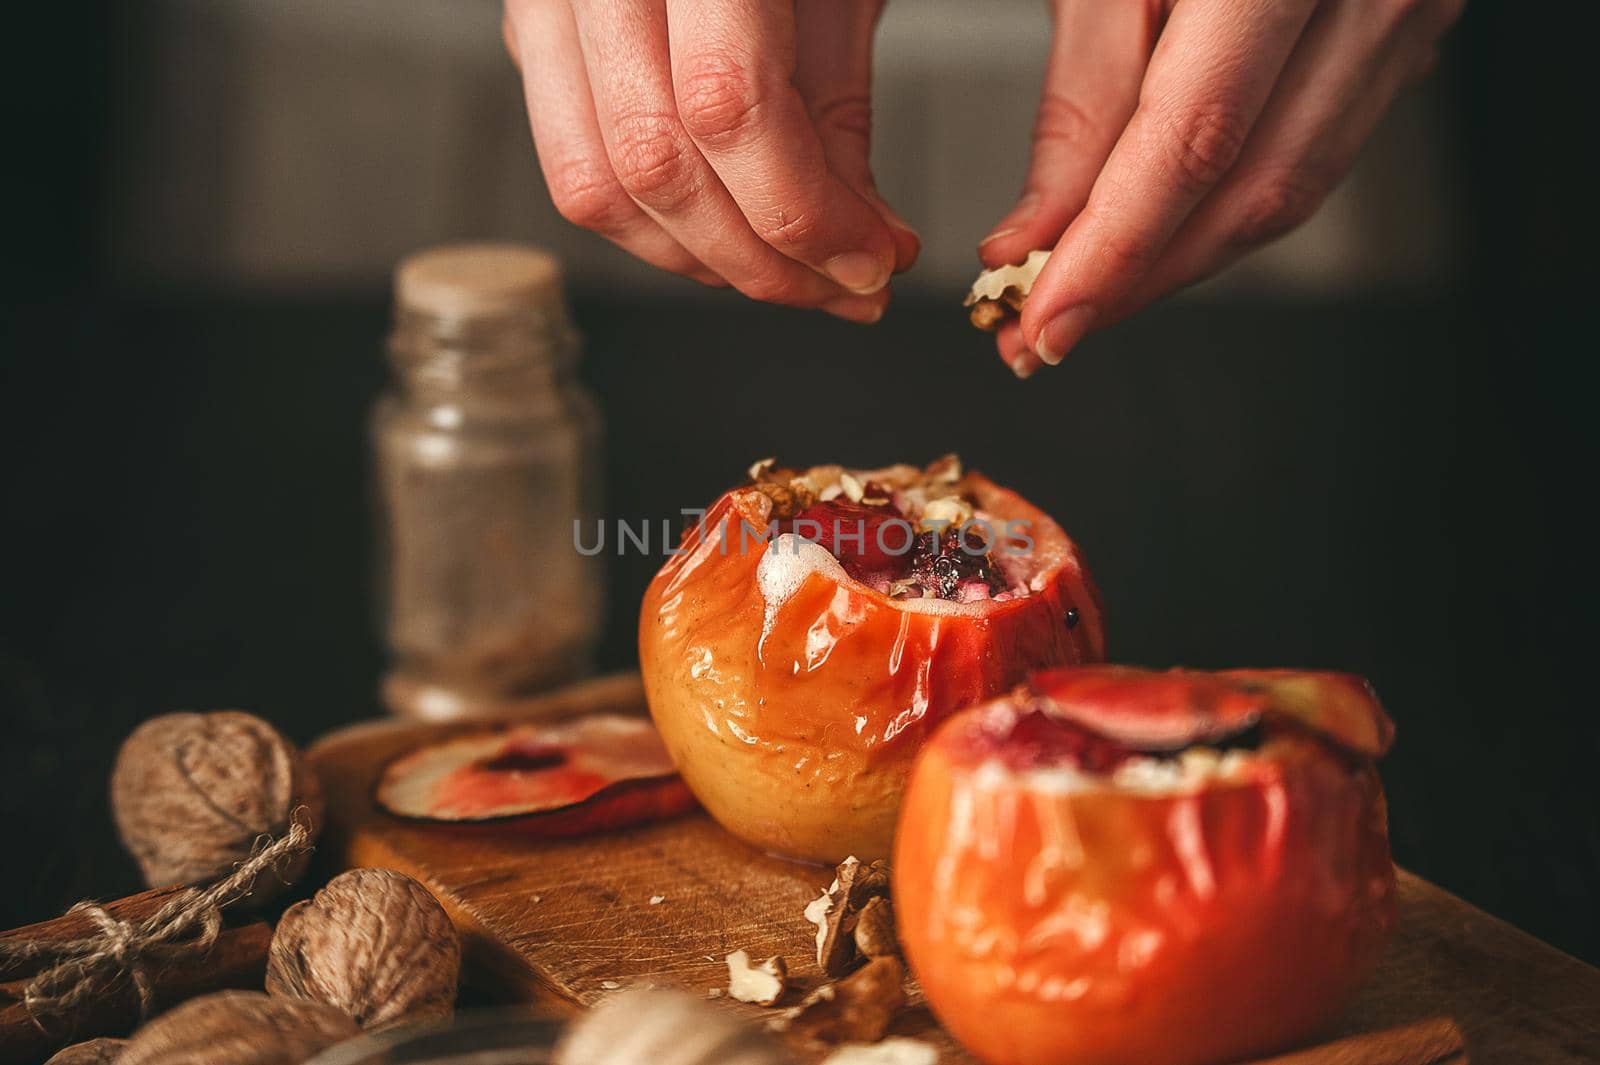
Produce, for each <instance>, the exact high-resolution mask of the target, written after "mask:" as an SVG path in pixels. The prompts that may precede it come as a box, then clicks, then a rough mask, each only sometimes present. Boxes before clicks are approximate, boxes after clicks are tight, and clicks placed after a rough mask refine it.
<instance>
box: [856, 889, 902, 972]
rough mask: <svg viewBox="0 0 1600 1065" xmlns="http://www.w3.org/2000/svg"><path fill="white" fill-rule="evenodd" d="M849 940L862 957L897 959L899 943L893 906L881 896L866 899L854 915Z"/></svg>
mask: <svg viewBox="0 0 1600 1065" xmlns="http://www.w3.org/2000/svg"><path fill="white" fill-rule="evenodd" d="M851 938H852V939H853V940H854V942H855V946H856V949H857V950H858V951H860V952H861V955H862V957H865V958H883V957H898V956H899V954H900V941H899V939H898V938H897V937H896V936H895V931H894V904H893V903H892V902H890V901H889V900H888V899H887V898H885V897H883V896H882V895H874V896H873V897H872V898H870V899H868V900H867V903H866V905H865V906H863V907H861V912H860V913H859V914H857V915H856V930H855V934H854V935H853V936H852V937H851Z"/></svg>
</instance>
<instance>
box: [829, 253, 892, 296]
mask: <svg viewBox="0 0 1600 1065" xmlns="http://www.w3.org/2000/svg"><path fill="white" fill-rule="evenodd" d="M822 271H823V273H825V274H827V275H828V276H829V277H831V278H833V279H834V280H835V281H837V282H839V284H841V285H843V286H844V287H845V288H847V289H849V290H850V291H851V292H858V293H860V294H861V295H863V296H870V295H871V294H872V293H874V292H877V291H878V290H879V289H881V288H883V286H884V285H886V284H888V283H889V267H888V266H887V265H885V264H884V263H881V262H879V261H878V259H877V257H876V256H874V255H871V254H869V253H868V252H864V251H847V252H845V253H844V254H843V255H835V256H834V257H833V258H831V259H829V260H828V261H827V262H826V263H823V264H822Z"/></svg>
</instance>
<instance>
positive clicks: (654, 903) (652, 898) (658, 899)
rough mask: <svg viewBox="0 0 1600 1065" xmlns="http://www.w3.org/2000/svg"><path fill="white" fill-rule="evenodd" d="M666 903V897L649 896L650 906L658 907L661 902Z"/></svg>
mask: <svg viewBox="0 0 1600 1065" xmlns="http://www.w3.org/2000/svg"><path fill="white" fill-rule="evenodd" d="M666 901H667V897H666V896H665V895H651V896H650V905H652V906H659V905H661V904H662V903H663V902H666Z"/></svg>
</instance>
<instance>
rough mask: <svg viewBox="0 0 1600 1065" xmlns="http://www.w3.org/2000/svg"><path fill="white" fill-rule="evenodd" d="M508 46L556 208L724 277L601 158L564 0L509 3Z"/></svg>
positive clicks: (705, 277) (667, 258) (691, 268)
mask: <svg viewBox="0 0 1600 1065" xmlns="http://www.w3.org/2000/svg"><path fill="white" fill-rule="evenodd" d="M504 28H505V32H506V35H507V47H508V48H510V49H511V50H512V54H513V56H515V57H516V61H517V65H518V67H519V68H520V69H521V70H522V72H523V92H524V93H525V95H526V98H527V108H528V122H529V125H530V126H531V127H532V129H533V143H534V149H535V153H536V154H537V155H538V158H539V168H540V170H541V171H543V173H544V180H545V185H546V187H547V188H548V189H549V190H550V198H551V199H552V200H553V201H554V202H555V205H556V210H557V211H559V212H560V213H561V216H562V217H563V218H565V219H566V220H567V221H569V222H571V223H573V224H574V225H578V226H582V227H583V228H585V229H592V230H594V231H595V232H596V233H599V234H600V235H601V236H603V237H605V238H607V239H608V240H610V241H612V242H614V243H615V244H617V245H619V246H620V247H622V248H623V249H625V250H626V251H628V252H631V253H632V254H634V255H636V256H638V257H639V258H640V259H643V260H644V261H645V262H647V263H650V264H651V265H653V266H659V267H660V268H661V269H663V270H670V271H672V272H673V273H676V274H685V275H687V276H689V277H692V278H694V279H696V280H697V281H702V282H704V283H706V284H714V285H721V284H725V282H724V281H723V280H722V278H721V277H719V276H718V275H717V274H716V273H714V272H713V271H711V270H708V269H706V267H705V264H704V263H702V262H701V261H700V260H699V259H698V258H696V257H695V256H694V255H691V254H690V253H689V252H688V251H687V250H685V249H684V247H683V245H681V244H679V243H678V241H676V240H674V239H673V238H672V237H671V236H670V235H668V233H667V232H666V230H664V229H662V228H661V226H660V225H659V224H657V223H656V222H655V221H654V220H653V219H651V218H650V217H649V216H648V215H646V214H645V213H644V212H643V211H641V210H640V209H639V206H638V204H636V203H634V202H633V200H632V199H630V198H629V197H628V194H627V193H626V192H625V191H624V190H623V188H622V185H621V184H620V183H619V182H618V181H617V178H616V175H615V174H614V173H613V172H612V170H611V163H610V161H609V160H608V159H607V158H606V150H605V143H604V142H603V141H602V139H601V137H600V126H599V123H598V121H597V120H596V118H595V110H594V101H593V99H592V98H591V97H590V95H589V80H588V75H587V74H586V73H585V72H584V68H583V53H582V52H581V50H580V49H579V47H578V30H577V25H576V24H575V23H574V22H573V19H572V12H571V10H570V9H569V8H568V7H567V6H566V5H565V4H549V3H513V4H508V5H507V6H506V20H505V23H504Z"/></svg>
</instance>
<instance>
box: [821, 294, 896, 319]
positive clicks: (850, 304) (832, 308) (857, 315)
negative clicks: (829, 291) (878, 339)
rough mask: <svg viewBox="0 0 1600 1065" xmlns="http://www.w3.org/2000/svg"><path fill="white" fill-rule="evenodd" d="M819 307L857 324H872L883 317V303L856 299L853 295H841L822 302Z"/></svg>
mask: <svg viewBox="0 0 1600 1065" xmlns="http://www.w3.org/2000/svg"><path fill="white" fill-rule="evenodd" d="M821 309H822V310H824V311H826V312H827V313H828V314H831V315H833V316H834V317H836V318H843V319H845V320H846V321H849V322H855V323H856V324H858V325H872V324H874V323H875V322H877V320H878V319H880V318H882V317H883V311H884V304H882V303H876V302H873V301H870V300H863V299H857V298H856V297H854V296H841V297H839V298H838V299H832V300H829V301H828V302H826V303H824V304H822V305H821Z"/></svg>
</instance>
